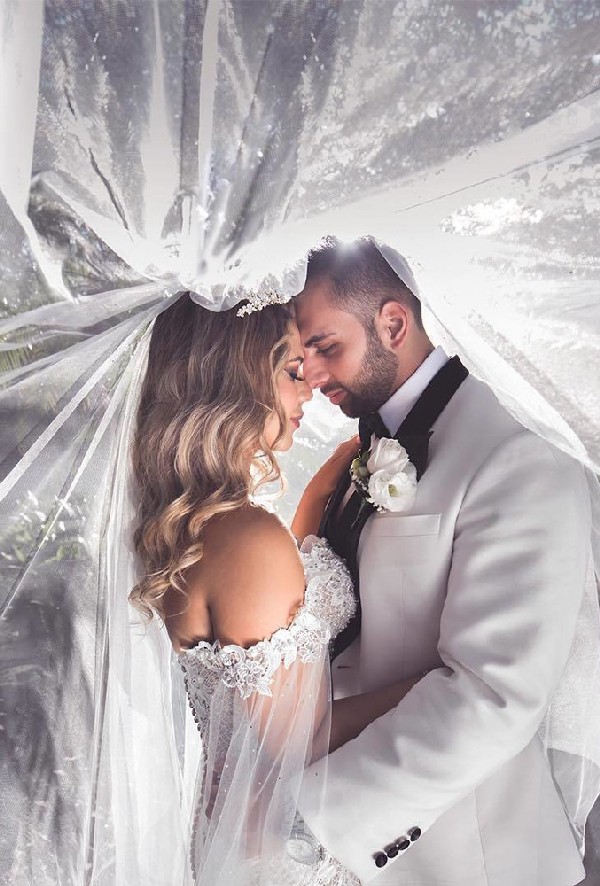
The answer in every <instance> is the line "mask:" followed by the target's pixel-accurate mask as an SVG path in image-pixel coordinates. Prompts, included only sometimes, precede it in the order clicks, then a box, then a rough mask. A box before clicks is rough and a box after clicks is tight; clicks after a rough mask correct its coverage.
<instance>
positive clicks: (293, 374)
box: [285, 362, 304, 381]
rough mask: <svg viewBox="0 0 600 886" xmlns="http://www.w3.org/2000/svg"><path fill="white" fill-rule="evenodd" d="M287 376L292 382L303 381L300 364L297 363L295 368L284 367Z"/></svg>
mask: <svg viewBox="0 0 600 886" xmlns="http://www.w3.org/2000/svg"><path fill="white" fill-rule="evenodd" d="M285 371H286V372H287V374H288V375H289V377H290V378H291V379H292V381H304V374H303V372H302V363H300V362H298V363H297V365H296V366H295V367H291V366H288V367H286V370H285Z"/></svg>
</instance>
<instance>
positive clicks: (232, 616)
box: [189, 506, 304, 646]
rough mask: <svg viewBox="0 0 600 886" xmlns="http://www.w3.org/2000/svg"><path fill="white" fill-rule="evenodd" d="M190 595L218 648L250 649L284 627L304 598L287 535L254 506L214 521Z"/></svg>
mask: <svg viewBox="0 0 600 886" xmlns="http://www.w3.org/2000/svg"><path fill="white" fill-rule="evenodd" d="M189 593H190V598H192V599H193V597H194V595H195V594H201V595H202V596H203V597H204V598H205V599H206V603H207V607H208V610H209V612H210V622H211V632H212V639H218V640H220V641H221V643H223V644H226V643H236V644H238V645H240V646H250V645H252V644H253V643H256V642H257V641H258V640H262V639H265V638H266V637H269V636H271V634H273V633H274V632H275V631H276V630H277V629H278V628H281V627H287V625H288V624H289V623H290V621H291V620H292V618H293V616H294V614H295V613H296V611H297V609H298V607H299V606H300V605H301V603H302V600H303V597H304V571H303V568H302V562H301V560H300V557H299V554H298V551H297V548H296V545H295V542H294V539H293V537H292V535H291V534H290V532H289V531H288V530H287V529H286V528H285V526H283V525H282V523H281V522H280V521H279V519H278V518H277V517H276V516H274V515H273V514H270V513H268V512H267V511H265V510H264V509H263V508H259V507H254V506H247V507H244V508H239V509H237V510H236V511H232V512H230V513H228V514H225V515H223V516H220V517H218V518H214V519H213V520H211V521H210V522H209V524H208V525H207V527H206V531H205V534H204V556H203V558H202V561H201V568H200V569H199V570H198V573H197V579H196V581H194V579H192V581H191V582H190V584H189Z"/></svg>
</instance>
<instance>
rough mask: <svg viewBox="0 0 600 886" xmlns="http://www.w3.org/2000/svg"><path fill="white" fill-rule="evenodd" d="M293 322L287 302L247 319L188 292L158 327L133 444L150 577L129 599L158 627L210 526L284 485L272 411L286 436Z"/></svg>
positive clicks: (141, 543)
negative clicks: (166, 599) (285, 391)
mask: <svg viewBox="0 0 600 886" xmlns="http://www.w3.org/2000/svg"><path fill="white" fill-rule="evenodd" d="M291 319H292V313H291V311H290V310H289V309H288V308H286V307H285V306H283V305H269V306H268V307H266V308H264V309H263V310H262V311H260V312H258V313H252V314H249V315H248V316H246V317H243V318H240V317H238V316H237V315H236V309H233V310H230V311H222V312H217V311H209V310H207V309H206V308H202V307H200V306H199V305H197V304H195V303H194V302H193V301H192V300H191V298H190V297H189V294H188V293H184V294H183V295H182V296H181V297H180V298H179V299H178V300H177V301H176V302H175V303H174V304H172V305H171V306H170V307H168V308H167V309H166V310H165V311H163V312H162V313H161V314H160V315H159V316H158V317H157V318H156V320H155V323H154V328H153V331H152V336H151V339H150V348H149V354H148V368H147V370H146V375H145V378H144V382H143V385H142V390H141V397H140V404H139V407H138V412H137V418H136V429H135V436H134V440H133V447H132V460H133V471H134V477H135V480H136V483H137V491H138V497H139V521H138V524H137V528H136V530H135V533H134V545H135V550H136V552H137V554H138V556H139V558H140V563H141V566H142V570H143V572H144V573H145V574H144V577H143V578H142V579H141V581H139V582H138V584H137V585H136V586H135V587H134V589H133V591H132V592H131V593H130V595H129V600H130V602H131V603H132V604H133V606H135V607H136V608H137V609H139V610H140V611H141V612H142V613H143V614H144V616H146V617H147V619H148V620H150V619H151V618H152V617H153V614H154V612H158V613H159V614H163V608H162V605H161V600H162V598H163V596H164V594H165V592H166V591H167V590H168V589H169V588H174V589H175V590H177V591H179V592H180V593H182V594H183V595H184V596H185V595H186V591H185V578H184V576H185V573H186V571H187V570H188V569H190V567H192V566H194V565H195V564H196V563H198V562H199V561H200V560H201V558H202V546H203V543H202V530H203V528H204V527H205V525H206V523H207V522H208V521H209V520H210V519H211V518H212V517H215V516H216V515H217V514H224V513H226V512H227V511H232V510H234V509H236V508H239V507H240V506H242V505H243V504H245V503H246V502H247V501H248V496H249V495H251V494H252V493H253V492H255V491H256V489H257V487H258V486H260V485H261V484H262V483H265V482H268V481H272V480H280V479H281V472H280V469H279V466H278V464H277V461H276V460H275V456H274V453H273V447H272V446H269V444H268V443H267V440H266V439H265V435H264V432H265V425H266V422H267V418H268V417H269V415H270V414H271V413H275V414H276V415H277V416H278V418H279V424H280V429H281V430H280V434H282V433H283V429H284V428H285V422H286V418H285V414H284V412H283V408H282V405H281V401H280V398H279V394H278V389H277V384H276V379H277V375H278V374H279V372H280V371H281V370H282V369H283V368H284V366H285V364H286V362H287V360H288V359H289V347H288V341H287V336H288V334H289V323H290V320H291ZM279 439H280V437H278V439H277V440H275V441H274V444H273V445H276V444H277V442H278V441H279ZM253 467H254V468H257V469H258V470H252V469H253Z"/></svg>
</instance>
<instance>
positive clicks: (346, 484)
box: [319, 471, 352, 537]
mask: <svg viewBox="0 0 600 886" xmlns="http://www.w3.org/2000/svg"><path fill="white" fill-rule="evenodd" d="M351 482H352V479H351V477H350V471H348V472H347V473H346V474H345V475H344V476H343V477H342V478H341V480H340V481H339V483H338V485H337V486H336V488H335V490H334V492H333V493H332V494H331V495H330V496H329V501H328V502H327V505H326V507H325V510H324V512H323V516H322V518H321V523H320V524H319V536H321V537H323V536H325V537H327V524H328V522H329V518H330V517H335V514H336V511H337V509H338V507H339V505H340V504H341V502H342V499H343V498H344V496H345V494H346V492H347V491H348V489H349V488H350V483H351Z"/></svg>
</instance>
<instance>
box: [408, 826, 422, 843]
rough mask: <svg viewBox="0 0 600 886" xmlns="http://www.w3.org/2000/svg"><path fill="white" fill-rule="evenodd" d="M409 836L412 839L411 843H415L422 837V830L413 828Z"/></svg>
mask: <svg viewBox="0 0 600 886" xmlns="http://www.w3.org/2000/svg"><path fill="white" fill-rule="evenodd" d="M408 836H409V837H410V840H411V843H414V842H415V840H418V839H419V837H420V836H421V828H411V829H410V831H409V832H408Z"/></svg>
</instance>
